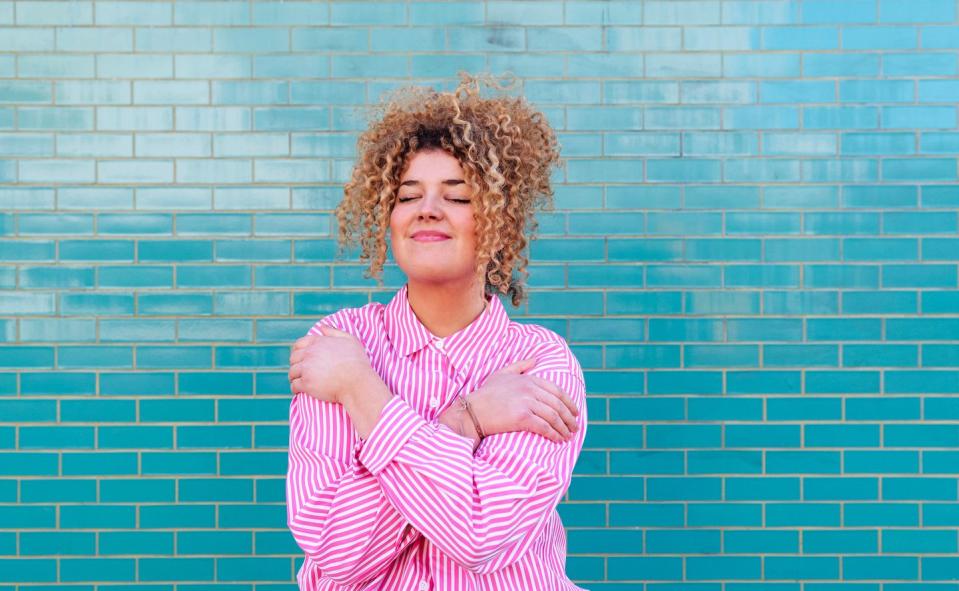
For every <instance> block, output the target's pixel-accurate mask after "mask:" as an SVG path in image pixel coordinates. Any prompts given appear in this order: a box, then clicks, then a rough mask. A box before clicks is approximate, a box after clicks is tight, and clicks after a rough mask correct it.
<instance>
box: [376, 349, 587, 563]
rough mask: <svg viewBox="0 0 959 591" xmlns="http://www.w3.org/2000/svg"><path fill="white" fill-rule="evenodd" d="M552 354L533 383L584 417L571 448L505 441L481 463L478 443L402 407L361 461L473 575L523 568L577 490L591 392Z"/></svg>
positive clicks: (396, 402)
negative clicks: (547, 385)
mask: <svg viewBox="0 0 959 591" xmlns="http://www.w3.org/2000/svg"><path fill="white" fill-rule="evenodd" d="M552 345H553V346H551V347H550V348H549V350H548V351H545V352H542V351H541V354H539V355H537V365H536V367H534V369H533V370H532V371H530V372H529V373H530V374H531V375H536V376H539V377H542V378H544V379H546V380H549V381H551V382H553V383H554V384H556V385H558V386H559V387H560V388H562V389H563V390H565V391H566V392H567V393H568V394H569V395H570V397H571V398H572V400H573V402H574V403H575V404H576V406H577V407H578V408H579V410H580V414H579V416H578V417H577V424H578V425H579V429H578V430H577V431H576V432H575V434H574V435H573V437H572V438H570V440H569V441H565V442H553V441H552V440H549V439H546V438H545V437H543V436H540V435H536V434H533V433H529V432H527V431H519V432H512V433H499V434H495V435H491V436H489V437H486V438H485V439H484V440H483V442H482V443H481V444H480V446H479V448H477V450H476V453H475V455H474V453H473V448H472V443H471V442H470V440H468V439H466V438H464V437H462V436H460V435H458V434H456V433H455V432H453V431H452V430H451V429H449V428H448V427H447V426H445V425H443V424H440V423H438V422H437V421H431V422H427V421H426V420H425V419H423V418H422V417H421V416H419V415H418V414H417V413H416V411H415V410H413V409H412V408H411V407H410V406H409V405H408V404H407V403H406V402H405V401H404V400H403V399H401V398H399V397H394V398H393V399H391V400H390V402H388V403H387V405H386V406H385V407H384V408H383V411H382V413H381V415H380V419H379V421H378V422H377V424H376V426H375V427H374V428H373V430H372V431H371V433H370V435H369V437H367V439H366V441H365V443H364V444H363V447H362V449H360V451H359V454H358V458H359V460H360V462H361V463H363V464H364V465H365V466H366V468H367V469H368V470H369V471H370V472H371V473H372V474H374V475H375V477H376V478H377V480H379V482H380V485H381V487H382V489H383V490H384V491H385V492H386V495H387V496H388V497H389V500H390V502H392V503H393V505H395V506H396V508H397V509H398V510H399V512H400V513H401V514H403V516H404V517H406V519H408V520H409V522H410V523H412V524H413V525H414V527H416V528H417V529H418V530H420V531H421V532H422V533H423V535H424V536H425V537H426V538H427V539H429V540H430V542H432V543H433V544H434V545H435V546H437V547H438V548H439V549H440V550H441V551H442V552H444V553H445V554H447V555H448V556H449V557H450V558H452V559H453V560H454V561H456V562H457V563H459V564H460V565H462V566H463V567H464V568H467V569H469V570H470V571H472V572H475V573H479V574H486V573H490V572H493V571H496V570H499V569H501V568H504V567H506V566H509V565H510V564H512V563H514V562H516V561H517V560H519V559H520V558H521V557H522V556H523V555H524V554H525V553H526V552H527V551H528V550H529V549H530V547H531V546H532V544H533V543H534V542H535V541H536V537H537V534H538V533H540V532H541V531H542V528H543V527H544V526H545V524H546V520H547V518H548V517H549V515H550V514H551V513H552V512H553V510H554V509H555V507H556V504H557V503H558V502H559V500H560V498H561V497H562V495H563V494H565V492H566V490H567V488H568V487H569V482H570V477H571V474H572V470H573V466H574V464H575V463H576V458H577V457H578V455H579V452H580V450H581V449H582V446H583V440H584V438H585V436H586V422H587V419H586V398H585V397H586V393H585V384H584V383H583V378H582V370H581V369H580V367H579V363H578V362H577V361H576V358H575V357H573V355H572V353H571V352H570V351H569V348H568V347H567V346H566V344H565V343H553V344H552Z"/></svg>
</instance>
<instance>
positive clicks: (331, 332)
mask: <svg viewBox="0 0 959 591" xmlns="http://www.w3.org/2000/svg"><path fill="white" fill-rule="evenodd" d="M320 328H321V329H322V330H323V335H324V336H329V337H343V336H351V335H350V333H348V332H346V331H345V330H340V329H338V328H333V327H332V326H327V325H325V324H321V325H320Z"/></svg>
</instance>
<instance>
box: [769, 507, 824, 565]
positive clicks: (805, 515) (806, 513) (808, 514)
mask: <svg viewBox="0 0 959 591" xmlns="http://www.w3.org/2000/svg"><path fill="white" fill-rule="evenodd" d="M838 525H839V504H838V503H769V504H767V505H766V526H767V527H790V526H791V527H795V526H812V527H836V526H838ZM772 559H773V558H772V557H770V558H769V559H767V564H769V561H771V560H772ZM790 570H792V569H790ZM797 574H798V573H797ZM767 578H773V577H769V574H767ZM777 578H778V577H777ZM783 578H786V577H783ZM788 578H793V576H790V577H788ZM828 578H835V576H833V577H828Z"/></svg>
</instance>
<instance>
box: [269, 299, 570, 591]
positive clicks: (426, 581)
mask: <svg viewBox="0 0 959 591" xmlns="http://www.w3.org/2000/svg"><path fill="white" fill-rule="evenodd" d="M406 293H407V286H406V285H404V286H403V287H402V288H401V289H400V290H399V291H398V292H397V293H396V295H395V296H394V297H393V299H392V300H391V301H390V302H389V303H388V304H386V305H384V304H382V303H371V304H367V305H365V306H363V307H361V308H344V309H342V310H339V311H338V312H336V313H334V314H332V315H330V316H327V317H326V318H324V319H323V320H322V321H321V322H323V323H325V324H328V325H329V326H333V327H334V328H338V329H340V330H343V331H346V332H349V333H350V334H352V335H354V336H355V337H357V338H358V339H359V340H360V341H361V342H362V343H363V344H364V346H365V348H366V353H367V355H368V356H369V358H370V362H371V365H372V367H373V369H374V371H376V373H377V374H379V376H380V377H381V378H382V379H383V381H384V382H385V383H386V385H387V386H388V387H389V389H390V390H391V391H392V392H393V394H394V396H393V398H392V399H391V400H390V401H389V402H388V403H387V404H386V406H385V407H384V408H383V411H382V413H381V415H380V417H379V421H378V422H377V423H376V426H375V427H374V428H373V430H372V432H370V434H369V437H367V438H366V439H365V440H362V439H360V438H359V437H358V436H357V434H356V431H355V430H354V429H353V426H352V423H351V422H350V418H349V415H348V414H347V413H346V411H345V410H344V408H343V406H342V405H339V404H334V403H329V402H321V401H318V400H317V399H315V398H313V397H311V396H308V395H307V394H304V393H299V394H297V395H295V396H294V397H293V400H292V402H291V403H290V451H289V469H288V474H287V481H286V493H287V494H286V499H287V523H288V525H289V528H290V531H291V532H292V533H293V537H294V538H295V539H296V542H297V544H299V546H300V548H302V549H303V551H304V552H305V553H306V560H305V561H304V563H303V566H302V567H301V568H300V570H299V572H298V573H297V581H298V582H299V586H300V589H302V590H304V591H333V590H349V591H360V590H364V591H368V590H379V591H393V590H396V591H409V590H422V591H426V590H430V589H434V590H443V591H447V590H449V591H469V590H477V591H478V590H480V589H482V590H487V591H500V590H501V591H517V590H529V591H554V590H562V591H576V590H579V591H582V590H581V588H580V587H577V586H576V585H574V584H573V583H572V582H571V581H570V580H569V578H568V577H567V576H566V573H565V562H566V533H565V531H564V529H563V524H562V522H561V521H560V517H559V514H558V513H557V511H556V504H557V503H558V502H559V500H560V498H561V497H562V496H563V495H564V494H565V493H566V489H567V488H568V487H569V481H570V474H571V473H572V471H573V465H574V464H575V463H576V458H577V456H578V455H579V451H580V449H581V448H582V445H583V438H584V437H585V436H586V399H585V387H584V383H583V372H582V368H581V367H580V365H579V362H578V361H577V360H576V358H575V357H574V356H573V354H572V352H571V351H570V350H569V347H568V346H567V344H566V342H565V341H564V340H563V338H562V337H561V336H559V335H558V334H556V333H555V332H553V331H551V330H549V329H546V328H544V327H542V326H537V325H534V324H520V323H517V322H513V321H511V320H510V319H509V317H508V316H507V314H506V311H505V310H504V308H503V305H502V303H501V302H500V300H499V298H498V297H490V298H489V300H488V301H489V305H488V306H487V308H486V310H485V311H484V312H483V313H482V314H480V316H479V317H477V318H476V319H475V320H474V321H473V322H472V323H471V324H470V325H469V326H467V327H465V328H463V329H462V330H460V331H458V332H456V333H454V334H452V335H449V336H448V337H446V338H444V339H440V338H438V337H436V336H435V335H433V334H432V333H431V332H430V331H429V330H428V329H427V328H426V327H425V326H423V324H422V323H421V322H420V321H419V319H418V318H417V317H416V315H415V314H414V312H413V309H412V308H411V307H410V305H409V301H408V300H407V297H406ZM318 326H319V323H317V325H315V326H313V327H312V328H311V329H310V331H309V334H320V333H319V328H318ZM533 357H535V359H536V365H535V367H534V368H533V369H531V370H530V371H528V372H526V373H527V374H529V375H535V376H539V377H542V378H543V379H546V380H549V381H551V382H553V383H555V384H556V385H558V386H559V387H560V388H562V389H563V390H565V391H566V392H567V393H568V394H569V395H570V397H571V398H572V399H573V401H574V403H575V404H576V405H577V406H578V408H579V410H580V414H579V417H578V418H577V420H578V423H579V430H578V431H576V432H575V433H574V434H573V436H572V437H571V438H570V440H569V441H567V442H562V443H558V442H553V441H551V440H548V439H546V438H545V437H542V436H540V435H534V434H532V433H529V432H526V431H519V432H513V433H500V434H496V435H490V436H488V437H486V438H485V439H484V440H483V441H482V442H481V443H480V445H479V447H478V448H477V449H476V452H475V454H474V453H473V448H472V443H471V442H470V440H469V439H467V438H464V437H462V436H460V435H458V434H456V433H455V432H453V431H452V430H451V429H450V428H449V427H447V426H446V425H442V424H440V423H439V422H438V420H437V419H438V417H439V415H440V414H441V413H442V412H443V411H444V410H445V409H446V408H447V407H448V406H450V405H451V404H452V403H453V402H454V401H455V399H456V394H457V392H459V391H462V393H464V394H465V393H468V392H472V391H474V390H476V389H477V388H479V387H480V386H482V385H483V383H484V382H485V380H486V378H487V377H488V376H489V375H490V374H492V373H493V372H495V371H496V370H498V369H501V368H503V367H505V366H506V365H509V364H510V363H513V362H514V361H519V360H521V359H526V358H533Z"/></svg>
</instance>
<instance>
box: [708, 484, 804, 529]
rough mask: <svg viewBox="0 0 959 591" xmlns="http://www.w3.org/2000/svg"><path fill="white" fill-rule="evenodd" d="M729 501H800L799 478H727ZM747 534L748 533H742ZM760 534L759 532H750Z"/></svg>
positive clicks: (727, 496)
mask: <svg viewBox="0 0 959 591" xmlns="http://www.w3.org/2000/svg"><path fill="white" fill-rule="evenodd" d="M725 481H726V489H725V490H726V500H727V501H789V500H797V501H798V500H799V479H798V478H776V477H769V476H757V477H735V476H731V477H727V478H726V479H725ZM742 533H743V534H746V532H742ZM750 533H757V534H758V533H759V532H750Z"/></svg>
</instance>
